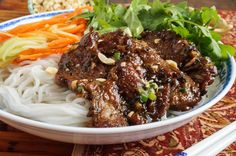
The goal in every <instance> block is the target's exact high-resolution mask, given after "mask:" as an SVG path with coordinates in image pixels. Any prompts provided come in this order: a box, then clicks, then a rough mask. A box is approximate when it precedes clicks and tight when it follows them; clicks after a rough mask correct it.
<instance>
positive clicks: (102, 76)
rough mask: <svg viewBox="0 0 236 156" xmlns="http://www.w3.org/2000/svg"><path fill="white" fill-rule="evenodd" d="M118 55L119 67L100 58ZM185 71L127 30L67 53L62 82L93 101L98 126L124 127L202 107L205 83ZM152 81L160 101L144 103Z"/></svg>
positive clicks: (90, 39)
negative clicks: (142, 96)
mask: <svg viewBox="0 0 236 156" xmlns="http://www.w3.org/2000/svg"><path fill="white" fill-rule="evenodd" d="M117 52H119V53H120V59H119V60H116V62H115V63H114V64H109V65H108V64H104V63H103V62H102V61H101V60H100V59H99V57H98V53H102V54H104V55H106V57H109V58H112V57H113V55H114V53H117ZM184 56H185V55H184ZM173 60H174V59H173ZM180 60H181V59H180ZM189 60H191V58H189ZM174 61H176V62H177V63H178V65H179V62H181V61H179V62H178V60H174ZM187 63H188V62H187ZM185 65H186V63H185ZM185 65H183V66H181V67H184V66H185ZM181 67H180V66H179V68H180V69H181ZM204 67H205V66H204ZM179 68H178V67H177V66H175V65H173V62H168V61H165V60H164V59H163V58H162V53H161V52H160V49H157V48H155V47H153V46H151V44H150V43H146V42H144V41H142V40H136V39H132V38H130V37H128V36H127V35H124V34H123V32H122V31H116V32H112V33H107V34H104V35H101V36H99V35H98V34H97V33H95V32H90V33H88V34H87V35H85V36H84V37H83V38H82V40H81V42H80V43H78V44H77V45H74V46H73V48H72V49H71V51H70V52H68V53H66V54H63V56H62V58H61V60H60V62H59V71H58V73H57V75H56V82H57V84H58V85H61V86H67V87H68V88H70V89H71V90H73V91H74V92H76V93H77V94H78V95H79V96H82V97H85V98H87V99H89V100H90V102H91V107H90V111H89V114H88V116H91V117H92V126H94V127H120V126H126V125H135V124H144V123H149V122H153V121H157V120H159V119H160V118H161V117H162V116H163V115H164V114H165V113H166V111H167V110H168V109H169V108H170V109H173V110H180V111H184V110H188V109H190V108H192V107H193V106H194V105H196V104H197V103H198V102H199V101H200V100H201V95H200V94H201V92H200V89H202V88H201V84H200V82H202V81H196V80H194V79H193V80H192V78H194V76H193V75H190V76H191V77H190V76H188V75H187V74H186V73H187V72H186V73H185V72H182V71H181V70H180V69H179ZM183 69H187V68H183ZM148 82H152V83H155V84H157V85H158V90H155V95H156V98H155V99H152V100H150V99H148V100H147V101H146V102H143V101H141V100H140V89H146V87H147V83H148ZM207 85H208V84H207Z"/></svg>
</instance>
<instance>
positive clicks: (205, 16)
mask: <svg viewBox="0 0 236 156" xmlns="http://www.w3.org/2000/svg"><path fill="white" fill-rule="evenodd" d="M92 5H93V7H94V12H92V13H91V12H84V13H83V14H81V15H78V18H80V17H84V18H87V19H89V22H90V27H93V28H94V29H95V30H97V31H98V32H100V33H107V32H111V31H115V30H117V29H123V30H124V31H126V32H128V33H130V34H131V35H132V36H133V37H136V38H138V37H140V34H141V33H142V32H143V31H145V30H150V31H161V30H163V29H169V30H172V31H174V32H175V33H177V34H179V35H180V36H181V37H183V38H185V39H187V40H189V41H191V42H193V43H194V44H195V45H196V46H197V47H198V49H199V50H200V51H201V53H202V54H203V55H205V56H208V57H210V58H211V59H212V60H213V61H214V62H215V63H216V64H218V63H219V62H220V61H222V60H226V59H227V58H228V54H230V55H234V53H235V49H234V48H233V47H232V46H230V45H224V44H223V43H221V42H220V39H221V35H220V34H219V33H217V32H215V31H214V28H216V27H217V26H219V23H220V21H221V17H220V16H219V15H218V13H217V11H216V9H215V8H214V7H211V8H208V7H203V8H201V9H193V8H190V7H188V6H187V3H186V2H181V3H179V4H172V3H170V2H161V1H160V0H154V1H153V2H148V0H132V2H131V4H130V5H129V7H125V6H122V5H120V4H107V3H106V1H105V0H94V2H93V4H92Z"/></svg>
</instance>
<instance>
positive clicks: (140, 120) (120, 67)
mask: <svg viewBox="0 0 236 156" xmlns="http://www.w3.org/2000/svg"><path fill="white" fill-rule="evenodd" d="M160 6H161V7H160ZM209 13H210V14H212V15H213V16H211V18H208V16H206V15H209ZM186 15H189V16H186ZM190 17H191V18H190ZM219 21H220V16H219V15H218V14H217V12H216V10H215V9H214V8H202V9H200V10H195V9H194V10H192V9H189V8H188V7H187V6H186V5H185V4H183V3H181V4H179V5H173V4H171V3H161V2H160V1H158V0H157V1H154V2H153V3H148V2H146V1H139V0H134V1H132V3H131V4H130V6H129V7H128V8H127V7H123V6H121V5H112V6H111V5H108V4H106V3H105V2H103V1H95V5H94V6H93V7H91V6H85V7H82V8H78V9H76V10H75V11H74V12H72V13H65V14H61V15H58V16H55V17H53V18H52V19H48V20H45V21H41V22H36V23H31V24H28V25H27V24H26V25H22V26H19V27H16V28H13V29H12V30H9V31H7V32H3V33H2V34H3V35H2V36H3V37H2V38H3V39H2V46H1V48H2V52H1V54H2V55H1V64H2V71H1V72H2V76H3V77H2V82H1V83H2V85H1V87H0V95H1V108H2V109H4V110H6V111H9V112H11V113H14V114H17V115H20V116H24V117H28V118H31V119H34V120H39V121H43V122H49V123H54V124H63V125H70V126H92V127H121V126H128V125H137V124H145V123H149V122H156V121H157V122H158V121H159V120H161V119H162V118H163V116H165V115H167V114H168V112H169V110H176V111H186V110H191V109H192V108H193V107H194V106H195V105H197V104H198V103H199V101H200V100H201V98H202V96H203V95H205V94H206V92H207V88H208V86H209V85H211V84H212V83H213V81H214V78H215V76H216V75H217V70H216V65H217V66H220V65H221V63H222V62H224V61H225V59H227V58H228V53H230V54H232V55H233V53H234V49H233V48H232V47H231V46H228V45H224V44H222V43H220V42H219V37H220V35H219V34H218V33H216V32H214V29H213V28H214V25H217V22H219ZM209 26H211V29H210V28H209ZM85 29H86V30H85ZM11 43H17V44H11ZM20 43H23V45H21V44H20ZM19 45H20V47H21V48H19ZM12 46H13V47H12ZM14 46H16V47H14ZM22 47H23V49H22ZM3 49H4V50H3ZM5 49H6V50H8V51H6V50H5ZM54 79H55V80H54ZM67 88H68V89H69V90H68V89H67ZM70 90H71V91H70ZM17 101H18V102H17ZM167 118H168V116H167Z"/></svg>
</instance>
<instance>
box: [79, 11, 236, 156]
mask: <svg viewBox="0 0 236 156" xmlns="http://www.w3.org/2000/svg"><path fill="white" fill-rule="evenodd" d="M220 13H221V15H222V17H223V18H225V19H226V21H227V22H229V23H230V24H233V25H234V28H233V29H232V30H231V31H230V32H228V33H227V34H226V35H225V36H224V37H223V42H224V43H227V44H231V45H234V46H235V47H236V12H233V11H221V12H220ZM235 120H236V83H235V84H234V86H233V88H232V89H231V90H230V92H229V93H228V94H227V96H225V97H224V98H223V99H222V100H221V101H220V102H218V103H217V104H216V105H215V106H214V107H212V108H211V109H209V110H208V111H206V112H204V113H203V114H201V115H200V116H199V117H198V118H196V119H194V120H193V121H191V122H190V123H189V124H187V125H185V126H182V127H180V128H178V129H176V130H174V131H172V132H169V133H166V134H164V135H159V136H157V137H154V138H150V139H145V140H142V141H138V142H132V143H125V144H116V145H97V146H92V145H89V146H86V147H85V148H83V149H84V151H81V152H82V153H83V154H82V155H87V156H90V155H96V156H100V155H112V156H115V155H125V156H130V155H135V156H146V155H156V156H163V155H175V154H176V153H178V152H180V151H182V150H184V149H186V148H188V147H190V146H191V145H193V144H194V143H197V142H199V141H200V140H202V139H204V138H206V137H208V136H209V135H211V134H212V133H215V132H216V131H217V130H219V129H221V128H223V127H224V126H226V125H228V124H229V123H231V122H232V121H235ZM219 155H220V156H228V155H229V156H236V141H235V142H234V143H233V144H231V145H230V146H229V147H227V148H226V149H225V150H224V151H223V152H221V153H220V154H219ZM206 156H207V153H206Z"/></svg>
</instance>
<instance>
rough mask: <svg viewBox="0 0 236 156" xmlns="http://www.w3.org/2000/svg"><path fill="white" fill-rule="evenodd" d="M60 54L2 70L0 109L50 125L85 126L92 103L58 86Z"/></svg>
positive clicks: (0, 78)
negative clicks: (51, 69)
mask: <svg viewBox="0 0 236 156" xmlns="http://www.w3.org/2000/svg"><path fill="white" fill-rule="evenodd" d="M59 59H60V55H52V56H50V57H48V58H47V59H42V60H37V61H33V62H31V61H25V62H23V64H28V65H25V66H21V67H16V66H9V67H7V68H6V69H1V70H0V84H1V85H0V108H1V109H3V110H5V111H8V112H10V113H13V114H16V115H19V116H23V117H26V118H30V119H33V120H38V121H42V122H47V123H53V124H60V125H68V126H86V123H88V122H89V121H90V118H88V117H87V113H88V109H89V102H88V101H86V100H85V99H84V98H78V97H76V95H75V94H74V93H72V92H71V91H69V90H68V89H66V88H62V87H60V86H58V85H56V84H55V80H54V78H55V74H52V73H49V72H48V71H47V70H46V69H47V68H48V67H53V68H58V67H57V64H58V61H59Z"/></svg>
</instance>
